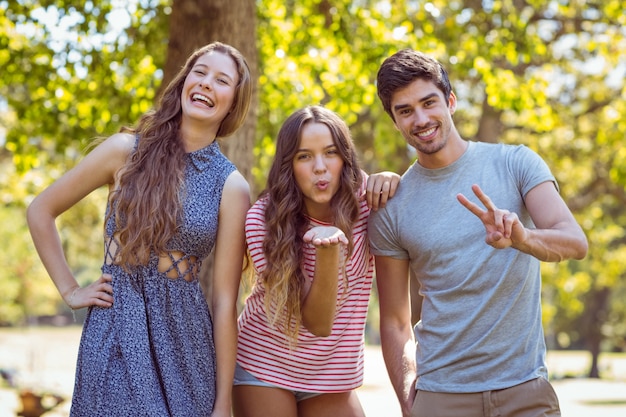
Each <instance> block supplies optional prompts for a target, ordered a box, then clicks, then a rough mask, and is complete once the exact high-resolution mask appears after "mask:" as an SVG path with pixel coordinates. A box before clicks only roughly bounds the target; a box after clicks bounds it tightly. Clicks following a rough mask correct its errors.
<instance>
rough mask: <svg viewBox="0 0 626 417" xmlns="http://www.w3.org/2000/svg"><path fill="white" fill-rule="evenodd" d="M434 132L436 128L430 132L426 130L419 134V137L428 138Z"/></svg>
mask: <svg viewBox="0 0 626 417" xmlns="http://www.w3.org/2000/svg"><path fill="white" fill-rule="evenodd" d="M434 131H435V128H434V127H431V128H430V129H428V130H424V131H423V132H419V133H418V134H417V136H428V135H430V134H432V133H433V132H434Z"/></svg>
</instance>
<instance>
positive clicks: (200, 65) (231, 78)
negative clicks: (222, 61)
mask: <svg viewBox="0 0 626 417" xmlns="http://www.w3.org/2000/svg"><path fill="white" fill-rule="evenodd" d="M197 67H202V68H204V69H209V66H208V65H206V64H203V63H200V62H197V63H196V64H194V66H193V67H192V69H193V68H197ZM218 74H219V75H221V76H224V77H226V78H228V79H229V80H231V81H233V82H234V81H235V79H234V78H233V77H231V76H230V75H228V74H227V73H225V72H223V71H220V72H218Z"/></svg>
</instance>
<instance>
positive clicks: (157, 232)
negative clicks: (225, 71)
mask: <svg viewBox="0 0 626 417" xmlns="http://www.w3.org/2000/svg"><path fill="white" fill-rule="evenodd" d="M213 51H215V52H220V53H223V54H225V55H228V56H230V57H231V58H232V59H233V61H234V62H235V65H236V67H237V72H238V75H239V82H238V84H237V86H236V92H235V98H234V101H233V107H232V109H231V111H230V113H229V114H228V115H227V116H226V117H225V118H224V120H223V121H222V123H221V124H220V127H219V129H218V131H217V136H218V137H225V136H229V135H231V134H232V133H234V132H235V131H236V130H237V129H238V128H239V127H240V126H241V124H242V123H243V121H244V119H245V117H246V114H247V112H248V107H249V104H250V97H251V94H252V82H251V78H250V70H249V68H248V64H247V63H246V60H245V58H244V57H243V55H242V54H241V53H240V52H239V51H238V50H237V49H235V48H233V47H232V46H230V45H226V44H223V43H220V42H214V43H211V44H208V45H206V46H204V47H202V48H200V49H198V50H196V51H195V52H194V53H193V54H192V55H191V56H190V57H189V58H188V59H187V62H186V64H185V66H184V67H183V68H181V70H180V71H179V73H178V74H177V75H176V77H175V78H174V79H173V80H172V81H171V82H170V84H169V85H168V86H167V88H166V89H165V91H164V92H163V95H162V96H161V98H160V100H159V103H158V105H157V106H156V108H155V109H154V110H152V111H150V112H148V113H146V114H144V115H143V116H142V117H141V119H140V120H139V122H138V124H137V126H136V127H135V128H129V127H124V128H122V130H121V131H123V132H130V133H133V134H135V135H137V136H138V137H139V141H138V144H137V148H136V149H135V151H134V152H132V153H131V155H130V157H129V160H128V162H127V163H126V165H125V166H124V167H123V168H122V169H121V170H120V171H119V172H118V178H117V183H118V184H117V187H116V189H115V190H114V191H113V192H112V193H111V194H110V196H109V208H110V211H109V216H110V215H112V214H113V213H114V214H115V220H116V234H117V239H119V242H120V251H119V253H118V260H117V262H119V263H120V264H121V265H122V266H124V267H125V268H128V267H133V266H138V265H145V264H146V263H147V262H148V260H149V257H150V253H151V252H152V251H154V252H157V253H158V252H161V251H164V250H166V249H167V248H166V244H167V242H168V241H169V240H170V239H171V238H172V237H173V236H174V234H175V233H176V229H177V227H178V225H179V223H180V220H181V218H182V196H183V195H184V194H182V192H183V191H181V190H184V178H183V177H184V167H185V149H184V147H183V144H182V141H181V138H180V133H179V129H180V123H181V119H182V105H181V94H182V91H183V85H184V83H185V79H186V78H187V75H188V74H189V73H190V72H191V69H192V67H193V66H194V65H195V63H196V61H197V60H198V58H199V57H201V56H203V55H204V54H206V53H209V52H213Z"/></svg>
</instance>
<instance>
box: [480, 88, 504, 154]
mask: <svg viewBox="0 0 626 417" xmlns="http://www.w3.org/2000/svg"><path fill="white" fill-rule="evenodd" d="M487 98H488V97H487V95H486V94H485V99H484V100H483V112H482V115H481V117H480V120H479V122H478V131H477V132H476V137H475V139H476V140H478V141H480V142H489V143H497V142H498V141H499V140H500V136H501V135H502V132H503V125H502V120H500V118H501V116H502V111H500V110H496V109H494V108H493V107H492V106H491V105H490V104H489V103H488V102H487Z"/></svg>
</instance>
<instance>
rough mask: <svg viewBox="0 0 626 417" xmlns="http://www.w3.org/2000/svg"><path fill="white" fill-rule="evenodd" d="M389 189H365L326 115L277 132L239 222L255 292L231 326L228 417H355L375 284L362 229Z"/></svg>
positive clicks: (298, 115) (387, 185)
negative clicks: (234, 332) (269, 160)
mask: <svg viewBox="0 0 626 417" xmlns="http://www.w3.org/2000/svg"><path fill="white" fill-rule="evenodd" d="M398 180H399V176H397V175H396V174H392V173H381V174H377V175H372V176H371V177H369V178H367V176H366V175H365V174H364V173H363V172H362V171H361V169H360V168H359V166H358V162H357V157H356V152H355V148H354V144H353V142H352V139H351V137H350V132H349V129H348V127H347V125H346V124H345V122H344V121H343V120H342V119H341V118H340V117H339V116H338V115H336V114H335V113H334V112H332V111H330V110H328V109H325V108H324V107H321V106H309V107H306V108H303V109H300V110H298V111H296V112H295V113H293V114H292V115H291V116H290V117H289V118H288V119H287V120H286V121H285V123H284V124H283V126H282V127H281V129H280V131H279V133H278V139H277V143H276V155H275V159H274V162H273V164H272V167H271V169H270V172H269V177H268V185H267V188H266V190H265V191H264V192H263V193H262V195H261V197H260V198H259V200H258V201H257V202H256V203H255V204H254V205H253V207H252V208H251V209H250V210H249V211H248V215H247V218H246V241H247V244H248V250H249V255H250V260H251V264H252V267H253V268H252V269H253V271H254V276H255V283H254V286H253V288H252V292H251V294H250V296H249V297H248V299H247V300H246V304H245V307H244V310H243V312H242V313H241V315H240V317H239V339H238V340H239V343H238V350H237V369H236V371H235V387H234V389H233V405H234V413H235V416H236V417H256V416H263V417H265V416H272V417H283V416H284V417H296V416H298V417H302V416H355V417H362V416H364V413H363V410H362V408H361V405H360V403H359V400H358V397H357V395H356V393H355V391H354V390H355V388H357V387H359V386H360V385H361V384H362V382H363V348H364V329H365V319H366V314H367V307H368V302H369V296H370V290H371V287H372V275H373V257H372V255H371V254H370V251H369V243H368V239H367V218H368V216H369V212H370V208H369V207H372V208H373V209H376V208H377V207H378V206H379V205H380V206H383V205H384V203H385V202H386V201H387V198H388V197H389V196H392V195H393V192H394V191H395V188H396V186H397V183H398ZM365 195H367V198H364V196H365Z"/></svg>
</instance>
